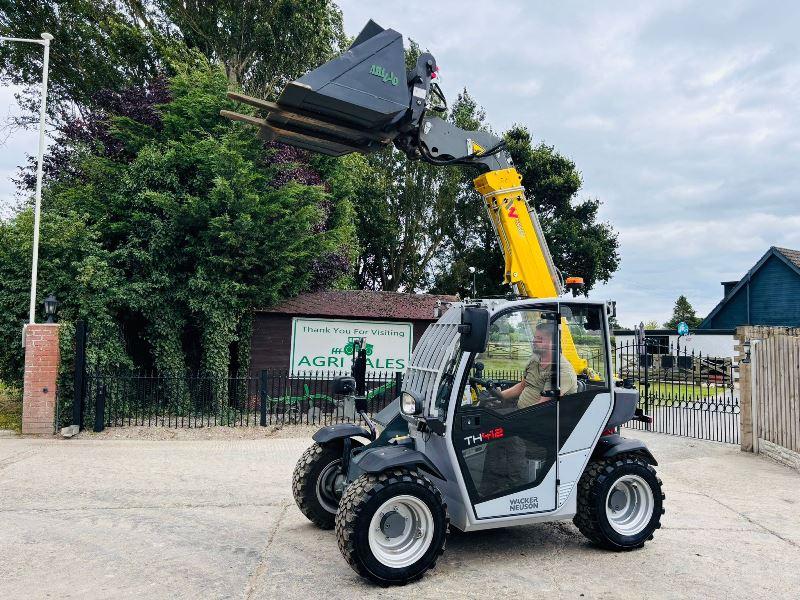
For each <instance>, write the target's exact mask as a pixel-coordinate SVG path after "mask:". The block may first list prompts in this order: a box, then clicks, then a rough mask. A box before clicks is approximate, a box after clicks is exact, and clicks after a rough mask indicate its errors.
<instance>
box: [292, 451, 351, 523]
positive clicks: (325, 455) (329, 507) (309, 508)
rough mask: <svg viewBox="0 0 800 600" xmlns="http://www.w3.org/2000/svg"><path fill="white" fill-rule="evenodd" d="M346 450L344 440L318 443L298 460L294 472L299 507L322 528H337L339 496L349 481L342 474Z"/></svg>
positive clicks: (294, 487) (294, 492) (295, 497)
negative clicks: (344, 450)
mask: <svg viewBox="0 0 800 600" xmlns="http://www.w3.org/2000/svg"><path fill="white" fill-rule="evenodd" d="M354 445H357V442H354ZM342 451H343V447H342V444H341V443H338V444H337V443H332V444H314V445H313V446H311V447H310V448H308V449H307V450H306V451H305V452H304V453H303V455H302V456H301V457H300V460H298V461H297V465H296V466H295V468H294V474H293V475H292V493H293V494H294V501H295V503H297V507H298V508H299V509H300V512H302V513H303V514H304V515H305V516H306V517H308V520H309V521H311V522H312V523H314V525H316V526H317V527H319V528H320V529H333V525H334V520H335V518H336V509H337V508H338V506H339V499H340V498H341V495H342V491H343V490H344V487H345V485H346V484H347V481H346V477H345V475H344V473H342Z"/></svg>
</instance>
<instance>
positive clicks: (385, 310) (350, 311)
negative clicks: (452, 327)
mask: <svg viewBox="0 0 800 600" xmlns="http://www.w3.org/2000/svg"><path fill="white" fill-rule="evenodd" d="M437 300H441V301H442V302H456V301H457V300H458V298H457V297H456V296H444V295H443V296H439V295H433V294H402V293H399V292H374V291H369V290H330V291H324V292H312V293H309V294H301V295H299V296H297V297H296V298H292V299H290V300H286V301H285V302H283V303H281V304H279V305H278V306H275V307H272V308H265V309H257V312H264V313H279V314H284V315H315V316H320V317H340V318H361V319H404V320H425V321H435V320H436V317H434V315H433V310H434V308H435V307H436V301H437Z"/></svg>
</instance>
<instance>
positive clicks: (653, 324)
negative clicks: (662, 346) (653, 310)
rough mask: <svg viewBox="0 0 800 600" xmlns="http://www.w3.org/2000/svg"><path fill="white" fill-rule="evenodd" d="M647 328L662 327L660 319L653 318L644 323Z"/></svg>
mask: <svg viewBox="0 0 800 600" xmlns="http://www.w3.org/2000/svg"><path fill="white" fill-rule="evenodd" d="M644 328H645V329H661V325H659V323H658V321H656V320H655V319H651V320H649V321H647V322H646V323H645V324H644Z"/></svg>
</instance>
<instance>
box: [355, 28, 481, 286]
mask: <svg viewBox="0 0 800 600" xmlns="http://www.w3.org/2000/svg"><path fill="white" fill-rule="evenodd" d="M419 54H420V49H419V46H417V44H416V43H414V42H413V40H412V41H411V47H410V49H409V50H408V51H407V52H406V63H407V66H410V65H413V64H414V63H415V62H416V58H417V56H419ZM474 107H475V105H474V102H473V101H472V100H471V98H469V95H468V94H467V93H466V90H465V91H464V93H463V94H462V95H460V96H459V98H458V99H457V100H456V102H455V103H454V105H453V107H452V109H451V110H450V113H449V116H448V115H446V116H447V118H449V119H450V120H452V121H454V122H456V123H457V124H461V122H462V121H463V119H465V118H466V116H467V115H473V116H474V113H475V110H474ZM478 117H479V119H481V120H482V115H478ZM352 164H353V165H355V167H354V169H353V170H352V177H353V185H354V189H355V192H354V196H355V197H354V202H353V204H354V207H355V211H356V227H357V231H358V240H359V244H360V254H359V258H358V261H357V264H356V270H355V282H356V285H357V286H358V287H360V288H365V289H378V290H387V291H397V290H404V291H418V290H425V289H428V288H430V287H431V285H432V282H433V281H434V280H435V278H436V276H437V275H438V273H440V272H442V271H443V270H444V269H446V268H448V265H449V262H450V261H449V256H450V254H451V245H452V243H453V241H454V240H455V239H457V238H458V236H459V235H462V236H463V235H464V233H463V232H462V231H460V230H459V229H460V228H459V222H458V217H457V216H456V214H457V212H458V211H459V210H460V207H461V206H462V205H464V203H465V202H466V200H465V198H466V196H467V195H469V194H473V197H474V196H476V194H475V193H474V192H473V191H471V188H470V186H469V185H468V184H467V179H466V177H465V173H464V171H463V169H461V168H459V167H455V166H453V167H436V166H433V165H430V164H428V163H425V162H422V161H412V160H409V159H408V158H407V157H406V156H405V154H403V153H402V152H400V151H399V150H396V149H394V148H388V149H387V150H385V151H383V152H380V153H377V154H372V155H369V156H366V157H359V158H358V159H357V160H355V161H354V162H353V163H352ZM478 198H479V197H478ZM473 199H474V198H473Z"/></svg>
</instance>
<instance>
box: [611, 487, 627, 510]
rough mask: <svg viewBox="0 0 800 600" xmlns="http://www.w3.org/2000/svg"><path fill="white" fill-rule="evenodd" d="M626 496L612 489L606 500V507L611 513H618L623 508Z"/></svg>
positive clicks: (620, 491)
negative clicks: (608, 507)
mask: <svg viewBox="0 0 800 600" xmlns="http://www.w3.org/2000/svg"><path fill="white" fill-rule="evenodd" d="M625 501H626V496H625V492H623V491H622V490H618V489H614V490H613V491H612V492H611V497H610V498H609V499H608V505H609V506H610V507H611V510H612V511H613V512H619V511H620V510H622V507H623V506H625Z"/></svg>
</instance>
